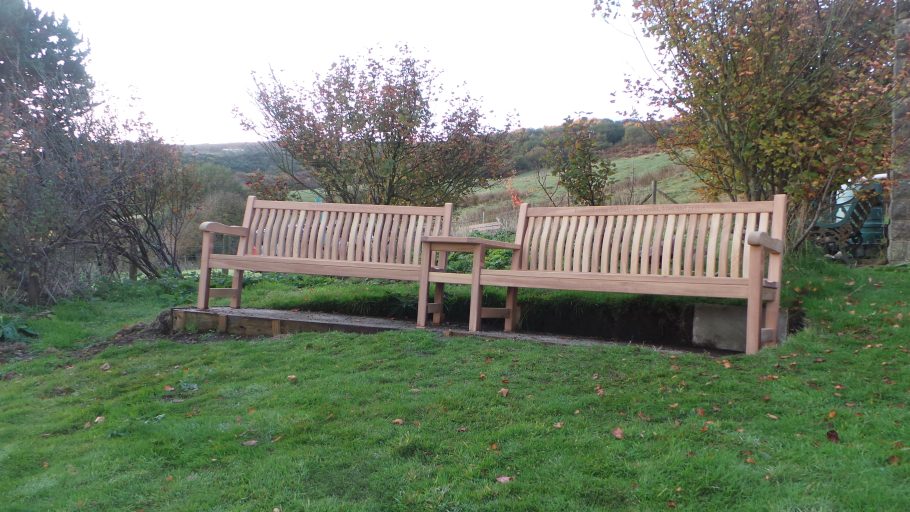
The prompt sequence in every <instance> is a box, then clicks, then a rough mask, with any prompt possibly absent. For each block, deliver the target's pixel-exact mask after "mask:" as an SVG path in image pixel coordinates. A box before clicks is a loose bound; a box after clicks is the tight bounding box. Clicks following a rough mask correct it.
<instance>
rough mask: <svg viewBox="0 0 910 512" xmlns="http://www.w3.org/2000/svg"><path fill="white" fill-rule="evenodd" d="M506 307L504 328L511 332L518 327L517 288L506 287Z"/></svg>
mask: <svg viewBox="0 0 910 512" xmlns="http://www.w3.org/2000/svg"><path fill="white" fill-rule="evenodd" d="M506 309H507V310H508V311H509V316H507V317H506V322H505V327H504V330H505V331H506V332H512V331H514V330H515V329H517V328H518V288H506Z"/></svg>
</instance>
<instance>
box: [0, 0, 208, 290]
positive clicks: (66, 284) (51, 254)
mask: <svg viewBox="0 0 910 512" xmlns="http://www.w3.org/2000/svg"><path fill="white" fill-rule="evenodd" d="M87 54H88V50H87V49H86V48H85V47H84V45H82V43H81V40H80V38H79V37H78V36H77V35H76V34H75V33H74V32H73V31H72V30H70V29H69V27H68V24H67V22H66V19H63V20H62V21H61V20H57V19H56V18H54V17H53V16H52V15H48V14H44V13H42V12H41V11H39V10H38V9H33V8H32V7H31V6H30V5H26V4H23V3H22V2H21V1H18V0H0V98H2V102H0V273H2V276H0V277H4V278H6V280H9V281H10V282H11V283H12V284H13V286H15V287H17V288H24V289H25V290H26V291H27V295H28V299H29V301H30V302H31V303H33V304H34V303H37V302H39V301H40V300H42V299H45V298H46V299H51V300H53V299H54V297H56V296H58V295H59V294H60V293H61V292H63V293H67V292H70V291H72V290H73V286H75V285H78V284H80V281H81V280H82V276H84V275H87V274H90V273H91V272H93V271H97V270H101V271H114V270H115V269H116V260H117V258H119V257H121V256H122V257H124V258H127V259H129V260H131V261H134V262H137V261H139V262H144V263H145V265H144V266H141V267H140V268H142V270H143V272H145V273H146V274H147V275H149V276H151V277H154V276H157V275H160V273H161V272H160V268H161V266H164V267H165V268H173V269H179V265H178V263H177V261H178V259H177V252H176V251H177V245H176V240H177V238H178V237H179V236H180V233H181V232H183V230H184V228H185V226H186V222H187V219H188V218H190V215H191V213H192V211H193V208H194V202H196V201H197V199H198V198H197V197H196V190H197V189H198V187H197V186H196V185H195V184H194V181H193V173H192V170H191V169H189V168H185V167H183V166H180V165H179V159H178V158H177V152H176V149H175V148H174V147H172V146H167V145H165V144H163V143H162V141H161V140H160V139H157V138H156V137H153V136H151V135H150V133H151V132H150V127H148V126H147V125H145V124H143V123H141V122H128V123H125V124H121V123H120V122H119V121H118V120H117V119H116V117H115V116H114V115H113V114H112V113H110V112H105V111H102V112H98V111H97V109H96V106H97V105H96V104H95V103H94V101H93V93H92V88H93V83H92V80H91V77H89V75H88V74H87V73H86V71H85V66H84V61H85V58H86V57H87ZM124 132H126V133H131V134H132V136H133V137H134V139H135V140H133V141H128V140H124V138H123V136H122V134H123V133H124ZM135 134H138V135H135Z"/></svg>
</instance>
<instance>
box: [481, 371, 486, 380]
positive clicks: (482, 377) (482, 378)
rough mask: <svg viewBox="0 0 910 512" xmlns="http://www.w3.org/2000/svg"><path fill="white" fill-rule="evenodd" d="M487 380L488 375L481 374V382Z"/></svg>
mask: <svg viewBox="0 0 910 512" xmlns="http://www.w3.org/2000/svg"><path fill="white" fill-rule="evenodd" d="M486 378H487V374H486V373H483V372H480V380H484V379H486Z"/></svg>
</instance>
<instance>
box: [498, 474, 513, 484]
mask: <svg viewBox="0 0 910 512" xmlns="http://www.w3.org/2000/svg"><path fill="white" fill-rule="evenodd" d="M512 480H515V477H514V476H497V477H496V481H497V482H499V483H501V484H507V483H509V482H511V481H512Z"/></svg>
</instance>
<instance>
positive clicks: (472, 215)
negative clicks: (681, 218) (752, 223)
mask: <svg viewBox="0 0 910 512" xmlns="http://www.w3.org/2000/svg"><path fill="white" fill-rule="evenodd" d="M613 163H614V164H615V165H616V175H615V178H616V184H615V185H614V187H613V189H614V191H613V201H614V202H615V203H617V204H634V203H640V202H642V201H643V200H644V199H645V198H646V197H647V196H648V194H650V192H651V182H652V181H657V187H658V190H660V191H661V192H663V193H664V194H666V195H667V196H669V197H671V198H673V200H675V201H677V202H680V203H690V202H693V201H697V200H698V198H699V196H698V193H697V192H696V189H697V188H698V187H699V185H700V182H699V181H698V179H697V178H696V177H695V176H693V175H692V173H691V172H689V171H687V170H686V169H685V168H682V167H680V166H678V165H675V164H673V162H671V161H670V158H669V156H667V155H666V154H663V153H651V154H647V155H641V156H635V157H629V158H618V159H615V160H613ZM542 172H543V173H545V174H546V176H547V184H548V186H549V187H553V186H555V184H556V178H555V177H553V176H550V175H549V171H546V170H544V171H542ZM510 190H514V191H515V192H517V194H518V197H519V198H520V199H521V200H522V201H523V202H526V203H529V204H531V205H535V206H551V205H552V203H551V202H550V199H549V198H548V197H547V195H546V194H545V193H544V191H543V189H542V188H541V186H540V183H539V180H538V172H537V171H530V172H526V173H522V174H517V175H515V176H513V177H511V178H508V179H505V180H501V181H499V182H497V183H495V184H494V185H493V186H492V187H490V188H489V189H487V190H482V191H479V192H477V193H476V194H475V195H473V196H471V197H468V198H467V199H465V201H463V206H462V207H461V208H459V209H458V210H457V219H456V222H455V225H454V229H455V230H456V232H459V233H464V232H467V230H468V226H469V225H471V224H479V223H481V222H493V221H495V220H497V219H499V220H501V221H502V223H503V224H504V225H505V227H506V229H514V227H515V222H516V220H517V216H518V209H517V208H516V207H515V206H514V204H513V202H512V194H511V192H510ZM556 199H557V200H558V201H564V195H559V196H557V197H556ZM658 202H660V203H665V202H668V200H667V198H666V197H664V196H663V195H661V196H659V197H658Z"/></svg>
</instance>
